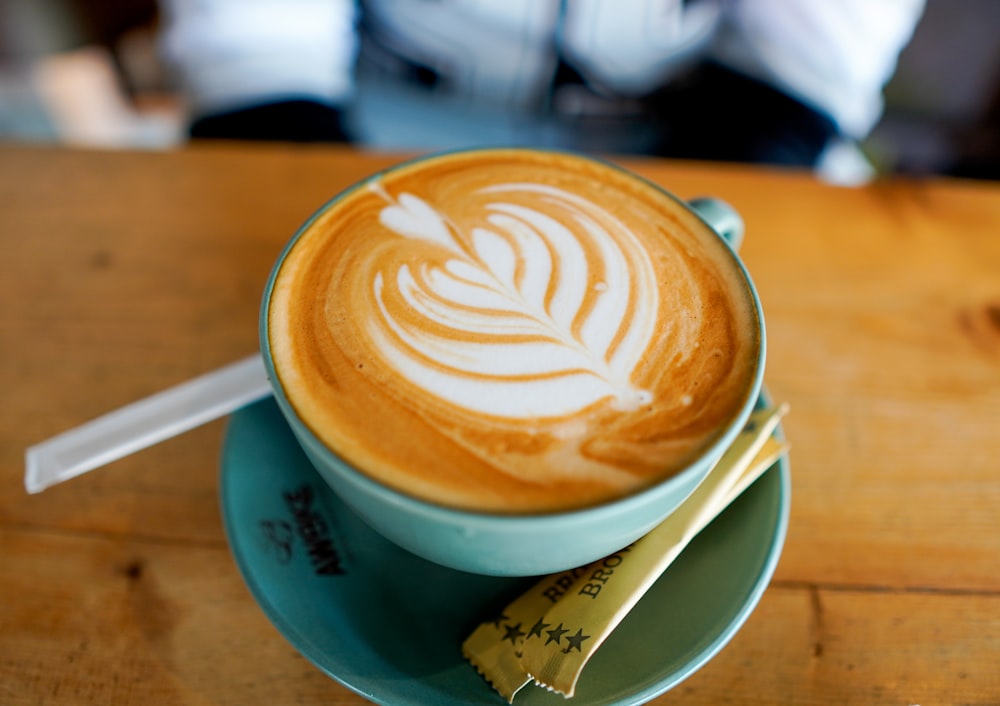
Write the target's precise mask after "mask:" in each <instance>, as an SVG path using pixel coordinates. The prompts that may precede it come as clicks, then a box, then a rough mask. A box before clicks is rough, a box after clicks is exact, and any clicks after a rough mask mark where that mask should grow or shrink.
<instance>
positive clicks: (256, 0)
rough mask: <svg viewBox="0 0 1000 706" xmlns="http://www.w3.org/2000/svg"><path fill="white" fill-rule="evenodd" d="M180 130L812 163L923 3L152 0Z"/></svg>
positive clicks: (903, 39)
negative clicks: (184, 121)
mask: <svg viewBox="0 0 1000 706" xmlns="http://www.w3.org/2000/svg"><path fill="white" fill-rule="evenodd" d="M162 2H163V19H164V25H163V34H162V50H163V53H164V57H165V59H166V61H167V63H168V65H169V66H170V67H172V69H173V70H174V71H175V72H176V74H177V76H178V78H179V79H180V81H181V83H182V85H183V87H184V89H185V90H186V93H187V98H188V100H189V105H190V110H191V124H190V134H191V136H192V137H195V138H236V139H261V140H293V141H349V142H355V143H358V144H361V145H366V146H372V147H376V148H387V149H410V150H412V149H448V148H458V147H470V146H483V145H501V144H503V145H532V146H539V147H550V148H560V149H572V150H578V151H584V152H592V153H593V152H603V153H632V154H649V155H659V156H666V157H678V158H693V159H711V160H725V161H737V162H754V163H764V164H780V165H792V166H801V167H811V168H816V167H817V166H818V165H820V164H821V162H822V161H823V159H824V157H825V156H826V155H828V154H829V153H830V152H831V147H833V146H837V145H844V144H852V143H854V142H855V141H857V140H860V139H862V138H863V137H865V136H866V135H867V134H868V132H869V131H870V130H871V129H872V127H873V126H874V125H875V123H876V122H877V120H878V119H879V116H880V114H881V110H882V97H881V95H882V89H883V87H884V85H885V83H886V82H887V81H888V80H889V78H890V77H891V76H892V73H893V71H894V69H895V65H896V60H897V57H898V55H899V53H900V51H901V50H902V48H903V47H904V46H905V45H906V44H907V42H908V41H909V39H910V37H911V35H912V32H913V30H914V27H915V26H916V24H917V21H918V20H919V17H920V15H921V14H922V12H923V0H874V1H873V0H833V1H831V0H687V1H684V0H361V2H354V1H353V0H274V1H268V0H162Z"/></svg>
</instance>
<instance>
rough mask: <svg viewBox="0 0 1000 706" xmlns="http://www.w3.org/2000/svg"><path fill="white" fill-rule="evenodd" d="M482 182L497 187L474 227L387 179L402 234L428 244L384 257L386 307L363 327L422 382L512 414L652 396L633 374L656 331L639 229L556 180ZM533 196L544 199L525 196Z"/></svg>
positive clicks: (389, 212) (448, 396)
mask: <svg viewBox="0 0 1000 706" xmlns="http://www.w3.org/2000/svg"><path fill="white" fill-rule="evenodd" d="M373 188H375V189H377V190H381V188H382V187H380V186H377V185H376V186H374V187H373ZM479 193H481V194H483V195H485V196H486V197H487V198H488V199H490V200H488V201H487V202H486V205H485V213H483V214H482V215H483V217H482V221H481V223H482V224H481V225H475V226H472V227H470V228H469V229H468V232H465V231H464V230H463V229H461V228H460V227H459V226H457V225H456V224H455V223H454V222H453V221H451V220H450V219H449V217H448V215H447V213H442V212H439V211H437V210H435V209H434V208H433V207H432V206H430V205H429V204H428V203H426V202H425V201H423V200H422V199H420V198H418V197H417V196H414V195H413V194H410V193H402V194H400V195H399V196H398V198H396V199H392V198H391V197H390V196H389V195H388V194H387V193H385V192H384V191H381V195H382V197H383V198H385V199H386V200H387V201H388V202H389V205H387V206H386V207H385V208H384V209H383V210H382V211H381V214H380V222H381V224H382V225H383V226H385V227H386V228H388V229H390V230H391V231H392V232H394V233H395V234H397V235H398V236H400V245H401V246H402V244H403V242H404V241H411V245H412V241H420V242H422V243H424V244H426V246H427V247H426V252H427V254H428V257H427V258H426V259H424V260H423V261H414V260H413V259H412V258H405V259H404V258H401V259H397V258H388V261H389V263H391V265H390V266H387V267H385V268H384V269H378V270H377V271H376V274H375V276H374V281H373V282H372V292H373V294H374V297H375V299H376V300H377V302H378V311H379V313H380V315H381V316H380V317H379V318H378V319H376V320H373V321H371V322H369V325H368V328H369V334H370V335H371V336H372V338H373V339H374V340H375V341H376V342H377V344H378V347H379V349H380V353H381V354H382V355H384V356H385V358H386V359H387V360H388V362H389V363H390V364H391V365H392V366H393V367H394V368H395V369H396V371H397V372H398V373H399V374H401V375H402V376H403V377H405V378H406V379H408V380H409V381H410V382H412V383H414V384H415V385H417V386H419V387H420V388H422V389H424V390H425V391H427V392H429V393H431V394H433V395H435V396H437V397H439V398H442V399H444V400H447V401H448V402H450V403H452V404H454V405H457V406H460V407H463V408H465V409H468V410H473V411H476V412H480V413H484V414H490V415H496V416H500V417H505V418H511V419H530V418H539V417H555V416H563V415H568V414H572V413H575V412H578V411H580V410H582V409H585V408H587V407H589V406H591V405H594V404H597V403H599V402H602V401H604V400H609V401H610V404H612V405H613V406H614V407H615V408H617V409H621V410H632V409H637V408H638V407H640V406H642V405H643V404H647V403H649V402H650V401H651V399H652V395H651V393H650V392H649V391H646V390H642V389H637V388H636V387H635V386H634V385H633V383H632V380H631V374H632V371H633V369H634V368H635V366H636V364H637V363H638V362H639V361H640V360H641V358H642V356H643V354H644V352H645V351H646V348H647V346H648V345H649V342H650V339H651V337H652V335H653V332H654V326H655V323H656V316H657V302H658V296H657V291H656V289H657V284H656V278H655V275H654V271H653V267H652V264H651V263H650V261H649V256H648V255H647V253H646V251H645V249H644V247H643V246H642V244H641V243H640V242H639V240H638V239H637V238H636V237H635V235H634V234H633V233H631V232H630V231H629V229H628V228H627V227H626V226H625V225H624V224H622V223H621V222H620V221H619V220H618V219H617V218H615V217H614V216H613V215H612V214H610V213H608V212H607V211H606V210H604V209H602V208H600V207H599V206H597V205H596V204H594V203H592V202H590V201H588V200H586V199H583V198H580V197H579V196H577V195H574V194H571V193H569V192H566V191H564V190H562V189H559V188H556V187H552V186H547V185H542V184H532V183H511V184H501V185H495V186H489V187H485V188H483V189H481V190H480V192H479ZM512 196H516V198H508V197H512ZM493 199H495V200H493ZM533 200H534V201H537V203H538V206H539V208H532V207H531V206H530V205H525V204H526V203H527V204H531V202H532V201H533ZM389 301H392V302H393V305H391V306H390V305H389V304H388V302H389ZM397 303H402V306H399V305H398V304H397Z"/></svg>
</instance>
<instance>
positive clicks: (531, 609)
mask: <svg viewBox="0 0 1000 706" xmlns="http://www.w3.org/2000/svg"><path fill="white" fill-rule="evenodd" d="M787 410H788V407H787V405H781V406H779V407H776V408H768V409H762V410H758V411H756V412H754V413H753V414H752V415H751V416H750V419H749V421H748V422H747V424H746V426H745V427H744V429H743V431H742V432H741V433H740V434H739V435H738V436H737V437H736V440H735V441H734V442H733V443H732V445H731V446H730V447H729V448H728V449H727V450H726V452H725V453H724V454H723V455H722V457H721V458H720V459H719V461H718V462H717V463H716V464H715V466H714V467H713V468H712V470H711V471H710V472H709V474H708V475H707V476H706V477H705V479H704V480H703V481H702V482H701V484H700V485H699V486H698V487H697V488H696V489H695V490H694V492H693V493H692V494H691V495H690V496H689V497H688V498H687V499H686V500H685V501H684V502H683V503H682V504H681V505H680V506H679V507H678V508H677V509H676V510H675V511H674V512H673V513H672V514H671V515H670V517H668V518H667V519H666V520H664V521H663V522H662V523H660V524H659V525H658V526H656V527H655V528H654V529H653V530H651V531H650V532H649V534H647V535H645V536H644V537H641V538H640V539H638V540H637V541H635V542H633V543H632V544H631V545H629V546H628V547H625V548H624V549H622V550H620V551H618V552H616V553H615V554H611V555H609V556H607V557H604V558H603V559H599V560H598V561H595V562H593V563H592V564H589V565H587V566H584V567H580V568H577V569H571V570H568V571H564V572H562V573H558V574H552V575H550V576H546V577H545V578H543V579H541V580H540V581H538V583H536V584H535V585H534V586H532V588H530V589H529V590H528V591H526V592H525V593H523V594H522V595H521V596H519V597H518V598H516V599H515V600H514V601H513V602H512V603H510V604H508V605H507V607H506V608H504V609H503V611H502V612H501V614H500V615H498V616H496V617H494V618H493V619H491V620H489V621H487V622H484V623H482V624H481V625H480V626H479V627H478V628H476V630H475V631H473V633H472V634H471V635H470V636H469V637H468V639H466V641H465V642H464V643H463V645H462V653H463V654H464V655H465V658H466V659H467V660H468V661H469V662H470V663H471V664H472V665H473V666H474V667H475V668H476V670H477V671H478V672H479V673H480V674H481V675H482V676H483V677H484V678H485V679H486V680H487V681H488V682H489V683H490V684H491V685H492V686H493V688H494V689H495V690H496V691H497V692H498V693H499V694H500V695H501V696H503V697H504V698H505V699H507V701H508V702H511V703H513V700H514V695H515V694H516V693H517V692H518V691H520V690H521V689H522V688H523V687H525V686H527V685H528V684H531V683H532V682H534V683H535V684H537V685H539V686H543V687H545V688H547V689H549V690H551V691H556V692H559V693H561V694H563V695H564V696H566V697H571V696H573V694H574V693H575V690H576V684H577V681H578V680H579V677H580V674H581V672H582V671H583V668H584V666H585V665H586V664H587V662H588V661H589V660H590V658H591V657H592V656H593V655H594V653H595V652H596V651H597V649H598V648H599V647H600V646H601V645H602V644H603V643H604V641H605V639H607V637H608V636H609V635H610V634H611V633H612V631H614V629H615V628H616V627H617V626H618V624H619V623H620V622H621V621H622V620H623V619H624V617H625V616H626V615H627V614H628V612H629V611H630V610H631V609H632V608H633V607H634V606H635V604H636V603H638V602H639V600H640V599H641V598H642V596H643V595H644V594H645V593H646V591H647V590H649V588H650V587H651V586H652V585H653V583H654V582H655V581H656V579H657V578H659V577H660V575H661V574H662V573H663V572H664V571H665V570H666V569H667V567H668V566H669V565H670V564H671V563H672V562H673V560H674V559H675V558H676V557H677V556H678V555H679V554H680V553H681V551H682V550H683V549H684V548H685V547H686V546H687V545H688V543H689V542H690V541H691V540H692V539H693V538H694V537H695V536H696V535H697V534H698V533H699V532H700V531H701V530H702V529H704V528H705V526H706V525H708V524H709V523H710V522H711V521H712V520H713V519H714V518H715V517H716V516H717V515H718V514H719V513H720V512H722V510H724V509H725V508H726V507H727V506H728V505H729V504H730V503H731V502H732V501H733V500H734V499H735V498H736V497H738V496H739V495H740V494H741V493H742V492H743V491H744V490H746V488H748V487H749V486H750V485H751V484H752V483H753V482H754V481H755V480H756V479H757V478H758V477H759V476H760V475H761V474H762V473H763V472H764V471H766V470H767V469H768V468H770V467H771V466H772V465H773V464H774V462H775V461H777V460H778V458H779V457H780V456H781V455H783V454H784V453H785V452H786V451H787V446H786V444H785V443H784V442H781V441H778V440H777V439H775V438H773V437H772V436H771V434H772V432H773V431H774V429H775V427H776V426H777V425H778V422H779V421H780V419H781V417H782V416H784V414H785V413H786V412H787Z"/></svg>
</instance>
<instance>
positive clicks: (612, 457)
mask: <svg viewBox="0 0 1000 706" xmlns="http://www.w3.org/2000/svg"><path fill="white" fill-rule="evenodd" d="M267 317H268V341H267V343H268V345H269V346H270V351H271V355H272V359H273V362H274V366H275V370H276V372H277V375H278V378H279V380H280V383H281V386H282V388H283V390H284V392H285V395H286V397H287V398H288V400H289V401H290V402H291V404H292V406H293V407H294V408H295V410H296V412H297V414H298V416H299V417H300V418H301V419H302V420H303V421H304V422H305V424H306V425H307V426H308V427H309V428H310V429H311V430H312V431H313V433H314V434H315V435H316V436H317V437H319V438H320V439H321V440H323V442H324V443H325V444H326V445H327V446H328V447H329V448H330V449H332V450H333V451H334V452H335V453H336V454H337V455H339V456H340V457H341V458H343V459H344V460H346V461H348V462H349V463H351V464H352V465H353V466H354V467H356V468H357V469H359V470H360V471H362V472H363V473H365V474H368V475H370V476H371V477H373V478H375V479H377V480H379V481H381V482H382V483H384V484H386V485H389V486H391V487H394V488H396V489H398V490H401V491H403V492H404V493H408V494H411V495H414V496H417V497H420V498H423V499H426V500H430V501H432V502H435V503H438V504H443V505H449V506H455V507H460V508H465V509H471V510H485V511H490V512H507V513H532V512H549V511H556V510H564V509H570V508H580V507H586V506H590V505H594V504H598V503H601V502H603V501H607V500H609V499H614V498H617V497H621V496H624V495H627V494H630V493H633V492H635V491H637V490H639V489H641V488H643V487H646V486H648V485H650V484H653V483H656V482H657V481H659V480H661V479H663V478H665V477H669V476H671V475H673V474H675V473H677V472H678V471H679V470H680V469H682V468H683V467H685V466H686V465H687V464H688V463H689V462H691V461H692V460H693V459H694V458H696V457H697V456H698V455H699V454H700V453H701V452H702V451H703V450H704V449H705V447H706V446H707V445H709V444H711V443H712V442H713V441H714V440H716V439H717V437H718V435H719V434H720V433H721V432H722V430H723V429H724V428H725V427H726V426H727V425H728V424H730V423H731V422H732V420H733V419H734V418H735V417H736V416H737V414H738V412H739V410H740V408H741V406H743V405H744V403H745V402H746V400H747V397H748V395H749V394H751V389H752V384H753V379H754V376H755V371H756V368H757V365H758V361H759V357H760V355H761V341H760V333H759V331H760V323H759V322H758V320H757V314H756V309H755V307H754V304H753V298H752V294H751V292H750V289H749V287H748V285H747V283H746V281H745V279H744V278H743V275H742V272H741V270H740V268H739V266H738V264H737V263H736V262H735V260H734V258H733V257H732V255H731V253H730V252H729V251H728V249H727V248H726V247H725V246H724V245H723V244H722V243H721V242H720V241H719V238H718V237H717V236H715V235H714V234H713V233H712V232H711V231H710V230H709V229H708V228H707V227H706V226H705V225H704V224H703V223H701V221H699V220H698V219H697V218H696V217H694V216H693V215H691V214H690V213H689V212H688V211H687V210H686V209H685V208H684V207H683V206H682V205H680V204H678V203H676V202H675V201H674V200H673V199H671V198H670V197H668V196H666V195H665V194H663V193H662V192H661V191H659V190H658V189H657V188H655V187H653V186H651V185H649V184H647V183H646V182H644V181H642V180H640V179H638V178H636V177H633V176H631V175H629V174H627V173H625V172H623V171H621V170H618V169H616V168H614V167H611V166H608V165H605V164H602V163H599V162H595V161H591V160H588V159H584V158H580V157H575V156H572V155H567V154H552V153H546V152H536V151H529V150H487V151H473V152H462V153H455V154H450V155H443V156H438V157H434V158H430V159H426V160H423V161H417V162H414V163H410V164H407V165H403V166H401V167H398V168H396V169H394V170H390V171H389V172H387V173H384V174H382V175H379V176H377V177H375V178H373V179H371V180H369V181H367V182H365V183H363V184H362V185H360V186H358V187H355V188H354V189H352V190H350V191H349V192H347V193H345V194H343V195H342V196H340V197H339V198H338V199H337V200H335V201H334V202H333V203H332V204H331V205H329V206H328V207H327V208H326V209H325V210H323V211H322V212H321V213H320V214H319V215H318V216H316V217H315V218H314V219H313V220H312V221H311V222H310V223H309V224H308V225H307V226H306V228H305V230H304V232H303V233H302V234H301V235H300V236H299V237H298V239H297V240H296V241H295V242H294V243H293V244H292V246H291V247H290V248H289V251H288V252H287V253H286V256H285V258H284V260H283V262H282V263H281V264H280V265H279V270H278V272H277V274H276V277H275V283H274V287H273V290H272V293H271V298H270V303H269V309H268V313H267Z"/></svg>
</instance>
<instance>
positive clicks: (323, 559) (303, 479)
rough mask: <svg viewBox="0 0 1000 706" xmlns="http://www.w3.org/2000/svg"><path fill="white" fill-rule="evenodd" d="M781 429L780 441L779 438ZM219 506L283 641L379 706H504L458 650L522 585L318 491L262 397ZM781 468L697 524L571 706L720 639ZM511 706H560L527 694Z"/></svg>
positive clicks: (624, 689) (782, 509)
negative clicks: (384, 529) (381, 528)
mask: <svg viewBox="0 0 1000 706" xmlns="http://www.w3.org/2000/svg"><path fill="white" fill-rule="evenodd" d="M779 433H780V430H779ZM221 473H222V478H221V491H220V492H221V508H222V516H223V521H224V523H225V528H226V534H227V536H228V539H229V544H230V547H231V549H232V553H233V556H234V557H235V559H236V563H237V565H238V566H239V568H240V571H241V572H242V574H243V578H244V579H245V581H246V583H247V585H248V586H249V588H250V591H251V593H252V594H253V596H254V598H255V599H256V600H257V602H258V603H259V604H260V606H261V608H263V610H264V612H265V613H266V614H267V616H268V617H269V618H270V620H271V621H272V622H273V623H274V625H275V626H276V627H277V628H278V630H279V631H280V632H281V634H282V635H284V636H285V638H286V639H287V640H288V641H289V642H290V643H291V644H292V645H293V646H294V647H295V648H296V649H297V650H298V651H299V652H301V653H302V654H303V655H304V656H305V657H306V658H308V659H309V660H310V661H312V662H313V663H314V664H315V665H316V666H317V667H319V668H320V669H321V670H323V671H324V672H326V673H327V674H329V675H330V676H331V677H333V678H334V679H336V680H337V681H339V682H340V683H342V684H344V685H345V686H346V687H348V688H350V689H352V690H354V691H355V692H357V693H358V694H360V695H362V696H364V697H365V698H367V699H369V700H371V701H373V702H375V703H379V704H392V705H393V706H402V705H405V704H412V705H414V706H417V705H419V706H430V705H433V706H449V705H451V704H454V705H456V706H458V705H463V706H464V705H467V704H493V705H494V706H498V705H501V704H503V703H505V702H504V700H503V699H502V698H501V697H500V696H498V695H497V694H496V692H494V691H493V690H492V689H491V688H490V686H489V685H488V684H487V683H486V681H484V680H483V678H482V677H480V676H479V674H478V673H477V672H476V671H475V670H474V669H473V668H472V667H471V666H470V665H469V664H468V663H467V662H466V661H465V660H464V659H463V658H462V654H461V651H460V645H461V643H462V641H463V640H464V639H465V637H466V636H467V635H468V634H469V633H470V632H471V631H472V630H473V628H475V626H476V625H477V624H478V623H479V622H480V621H482V620H484V619H485V618H486V617H488V616H490V615H495V614H496V613H497V612H498V610H499V609H500V608H502V607H503V605H505V604H506V603H507V602H509V601H510V600H512V599H513V598H514V597H515V596H517V595H518V593H519V592H520V591H522V590H524V589H526V588H527V587H528V586H529V585H531V582H532V580H531V579H509V578H496V577H491V576H478V575H474V574H467V573H463V572H460V571H455V570H453V569H447V568H443V567H441V566H438V565H436V564H432V563H430V562H427V561H425V560H423V559H420V558H417V557H415V556H413V555H411V554H409V553H407V552H405V551H403V550H402V549H399V548H398V547H396V546H395V545H393V544H391V543H390V542H388V541H387V540H385V539H383V538H382V537H381V536H379V535H378V534H376V533H375V532H374V531H373V530H371V529H369V527H368V526H367V525H366V524H364V523H363V522H362V521H361V520H360V519H358V518H357V517H356V516H355V515H354V514H353V513H352V512H351V511H350V510H348V509H347V508H346V507H345V506H344V505H343V504H342V503H341V502H340V501H339V500H338V498H337V497H336V496H335V495H334V494H333V493H332V492H331V491H330V490H329V488H328V487H327V486H326V485H325V484H324V483H323V481H322V480H321V479H320V477H319V476H318V475H317V474H316V472H315V471H314V470H313V468H312V466H311V465H310V464H309V461H308V460H306V458H305V456H304V455H303V454H302V452H301V451H300V450H299V446H298V444H297V442H296V441H295V439H294V437H293V436H292V435H291V432H290V431H289V430H288V427H287V426H286V424H285V422H284V420H283V418H282V417H281V413H280V412H279V411H278V408H277V406H276V405H275V403H274V402H273V401H272V400H270V399H268V400H264V401H262V402H258V403H256V404H254V405H252V406H250V407H246V408H244V409H243V410H241V411H239V412H237V413H236V414H234V415H233V417H232V418H231V420H230V422H229V426H228V428H227V432H226V439H225V445H224V448H223V455H222V471H221ZM789 494H790V473H789V468H788V464H787V461H786V460H784V459H783V460H781V461H779V462H778V463H776V464H775V465H774V466H773V467H772V468H771V469H769V470H768V471H767V472H766V473H765V474H764V475H763V476H762V477H761V478H760V480H758V481H757V482H756V483H755V484H754V485H753V486H752V487H750V488H749V489H748V490H747V491H746V492H745V493H744V494H743V495H742V496H741V497H740V498H738V499H737V500H736V501H735V502H734V503H733V504H732V505H731V506H730V507H729V508H728V509H727V510H725V511H724V512H723V513H722V514H721V515H720V516H719V517H718V518H717V519H716V520H715V521H714V522H713V523H712V524H711V525H710V526H709V527H708V528H706V529H705V530H704V531H703V532H702V533H701V534H700V535H699V536H698V537H697V538H696V539H695V540H694V542H692V544H691V545H690V547H688V549H687V550H686V551H685V552H684V553H683V554H682V555H681V556H680V557H679V558H678V559H677V561H676V562H674V564H673V565H672V566H671V567H670V568H669V569H668V570H667V572H666V573H664V574H663V576H662V577H661V578H660V579H659V580H658V581H657V582H656V584H655V585H654V586H653V587H652V589H650V591H649V593H648V594H647V595H646V596H645V597H644V598H643V599H642V600H641V601H640V602H639V604H638V605H637V606H636V607H635V608H634V609H633V611H632V612H631V613H630V614H629V615H628V616H627V617H626V618H625V620H624V622H623V623H622V624H621V625H620V626H619V627H618V629H617V630H616V631H615V632H614V633H613V634H612V635H611V637H610V638H608V640H607V642H606V643H605V644H604V645H603V646H602V647H601V649H600V651H599V652H598V653H597V654H596V655H595V656H594V657H593V659H592V661H591V662H590V664H588V665H587V668H586V670H585V671H584V673H583V675H582V677H581V678H580V682H579V685H578V687H577V692H576V696H575V697H574V699H573V701H572V702H573V704H576V705H578V706H592V705H595V704H639V703H644V702H646V701H648V700H650V699H652V698H654V697H656V696H658V695H660V694H662V693H663V692H665V691H667V690H668V689H670V688H672V687H674V686H676V685H677V684H679V683H680V682H681V681H682V680H684V679H685V678H687V677H688V676H690V675H691V674H693V673H694V672H695V671H696V670H698V669H699V668H700V667H701V666H702V665H704V664H705V663H706V662H707V661H708V660H709V659H711V658H712V657H713V656H714V655H715V654H716V653H717V652H718V651H719V650H720V649H722V647H723V646H724V645H725V644H726V643H727V642H728V641H729V640H730V639H731V638H732V636H733V635H734V634H735V633H736V631H737V630H738V629H739V628H740V626H741V625H742V624H743V622H744V621H745V620H746V619H747V617H748V616H749V615H750V613H751V612H752V611H753V609H754V607H755V606H756V605H757V602H758V601H759V600H760V597H761V595H762V594H763V593H764V590H765V588H766V587H767V585H768V582H769V581H770V579H771V575H772V574H773V573H774V569H775V566H776V565H777V563H778V557H779V556H780V554H781V548H782V545H783V543H784V538H785V532H786V529H787V526H788V509H789ZM515 703H516V704H524V705H525V706H530V705H531V704H565V703H566V701H565V699H563V697H561V696H558V695H554V694H551V693H549V692H546V691H544V690H542V689H537V688H535V687H526V688H525V689H523V690H522V691H521V692H520V693H518V695H517V697H516V699H515Z"/></svg>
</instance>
